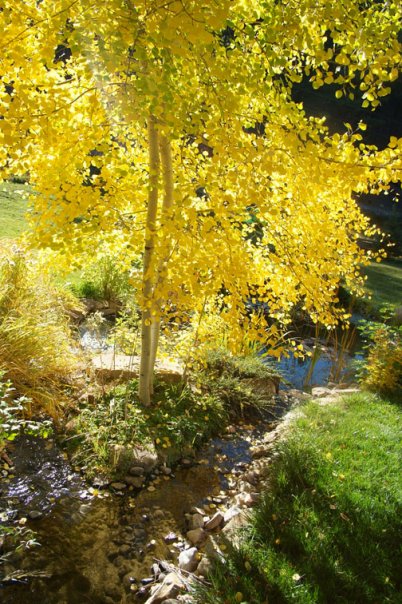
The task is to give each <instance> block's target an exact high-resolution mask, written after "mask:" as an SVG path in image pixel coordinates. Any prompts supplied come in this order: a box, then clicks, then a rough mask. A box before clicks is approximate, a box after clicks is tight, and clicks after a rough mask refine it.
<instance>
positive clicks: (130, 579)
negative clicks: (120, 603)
mask: <svg viewBox="0 0 402 604" xmlns="http://www.w3.org/2000/svg"><path fill="white" fill-rule="evenodd" d="M135 582H136V578H135V577H134V576H133V575H132V573H127V574H126V575H124V577H123V579H122V583H123V587H124V588H125V589H127V590H128V589H130V590H131V586H132V585H134V584H135Z"/></svg>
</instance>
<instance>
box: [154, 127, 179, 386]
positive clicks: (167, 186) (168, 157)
mask: <svg viewBox="0 0 402 604" xmlns="http://www.w3.org/2000/svg"><path fill="white" fill-rule="evenodd" d="M159 148H160V157H161V163H162V175H163V203H162V216H161V225H160V230H161V233H162V236H163V237H164V239H165V240H166V242H168V240H169V237H168V234H167V233H166V232H164V231H165V228H164V227H165V226H166V222H167V220H168V219H169V213H170V211H171V209H172V207H173V188H174V185H173V162H172V147H171V144H170V140H169V139H168V137H167V136H166V135H165V134H162V135H161V136H160V144H159ZM169 253H170V246H169V245H168V243H167V246H166V249H165V250H164V252H163V254H162V256H161V257H160V258H159V263H158V269H157V274H156V280H155V287H156V288H157V287H158V285H159V284H160V283H161V282H162V281H163V279H164V272H165V270H166V264H167V262H168V259H169ZM155 309H156V311H157V312H158V314H157V316H156V318H155V319H154V320H153V322H152V335H151V352H150V364H151V368H152V369H153V368H154V366H155V361H156V355H157V352H158V344H159V335H160V326H161V320H160V311H161V300H160V299H157V300H155ZM150 392H151V394H153V371H151V374H150Z"/></svg>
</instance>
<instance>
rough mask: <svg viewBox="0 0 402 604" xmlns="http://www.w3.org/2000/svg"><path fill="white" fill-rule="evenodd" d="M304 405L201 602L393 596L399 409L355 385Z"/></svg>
mask: <svg viewBox="0 0 402 604" xmlns="http://www.w3.org/2000/svg"><path fill="white" fill-rule="evenodd" d="M303 411H304V416H303V417H302V418H300V419H299V420H297V422H296V423H295V425H294V426H293V427H292V429H291V432H290V434H289V436H288V437H287V439H286V440H285V441H284V442H282V443H281V445H280V447H279V448H278V453H279V456H278V457H276V458H274V460H273V462H272V465H271V466H270V488H269V491H268V492H267V493H266V494H265V497H264V499H263V502H262V504H261V505H260V506H259V508H258V509H257V511H256V514H255V515H254V517H253V519H252V522H251V525H250V526H249V528H248V531H247V533H246V536H245V539H244V542H243V544H242V546H241V547H240V549H239V550H238V551H230V552H229V554H228V559H227V560H226V561H225V564H222V563H221V564H219V563H218V565H217V567H216V569H215V571H214V574H213V576H212V578H211V581H212V587H211V588H210V589H208V590H202V593H200V594H198V596H197V598H198V599H197V601H198V602H199V603H200V604H201V603H202V604H226V603H228V602H236V601H239V602H244V603H248V604H252V603H257V602H259V603H263V602H268V601H269V602H275V603H276V604H282V603H286V602H297V603H299V604H318V603H322V602H334V604H335V603H338V602H339V603H341V602H343V603H345V602H359V603H362V604H364V603H367V604H368V603H373V602H390V603H391V602H392V603H394V604H396V603H397V602H399V601H400V600H399V595H400V587H401V585H400V556H398V552H400V542H399V535H400V533H401V528H402V526H401V503H402V493H401V482H400V410H399V408H398V407H397V406H395V405H392V404H390V403H388V402H387V401H385V400H381V399H379V398H377V397H376V396H375V395H373V394H368V393H362V394H359V395H353V396H349V397H347V398H344V399H342V400H340V401H338V402H337V403H336V404H333V405H331V406H329V405H328V406H326V407H323V406H320V405H318V404H316V403H311V404H308V405H307V406H306V407H304V409H303ZM238 594H241V598H240V596H239V595H238ZM398 594H399V595H398Z"/></svg>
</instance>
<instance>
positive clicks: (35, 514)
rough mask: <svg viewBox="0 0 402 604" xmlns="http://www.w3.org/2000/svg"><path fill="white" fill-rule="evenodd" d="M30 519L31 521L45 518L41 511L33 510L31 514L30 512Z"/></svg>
mask: <svg viewBox="0 0 402 604" xmlns="http://www.w3.org/2000/svg"><path fill="white" fill-rule="evenodd" d="M28 518H29V519H30V520H40V519H41V518H43V514H42V512H39V510H31V511H30V512H28Z"/></svg>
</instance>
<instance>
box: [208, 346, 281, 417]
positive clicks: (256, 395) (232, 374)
mask: <svg viewBox="0 0 402 604" xmlns="http://www.w3.org/2000/svg"><path fill="white" fill-rule="evenodd" d="M196 379H197V381H198V382H199V383H200V384H201V385H202V388H203V389H204V390H206V391H208V392H210V393H211V394H212V395H214V396H216V397H217V398H219V399H220V400H222V402H223V404H224V405H225V408H226V409H227V411H228V413H230V414H231V415H233V416H238V415H243V414H244V413H250V412H251V413H252V412H255V411H262V410H264V409H267V408H269V407H271V405H272V395H271V393H270V391H269V390H267V385H268V384H267V383H269V382H273V383H274V384H275V385H277V384H279V376H278V372H277V371H275V370H274V369H273V368H272V367H270V366H269V365H268V364H266V363H263V362H262V360H261V358H260V357H258V356H251V355H250V356H244V357H240V356H233V355H231V354H230V353H229V352H228V351H226V350H223V349H217V350H210V351H208V353H207V355H206V357H205V359H204V361H203V363H202V368H201V369H199V370H198V372H196Z"/></svg>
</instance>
